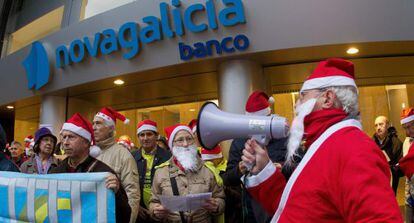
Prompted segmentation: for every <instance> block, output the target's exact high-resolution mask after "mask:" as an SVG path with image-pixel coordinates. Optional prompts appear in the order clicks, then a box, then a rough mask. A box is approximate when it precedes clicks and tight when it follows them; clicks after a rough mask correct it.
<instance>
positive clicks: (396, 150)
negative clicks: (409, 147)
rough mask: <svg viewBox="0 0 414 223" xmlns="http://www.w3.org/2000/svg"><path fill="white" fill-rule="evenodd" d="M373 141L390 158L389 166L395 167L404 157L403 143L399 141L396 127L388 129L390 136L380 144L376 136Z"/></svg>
mask: <svg viewBox="0 0 414 223" xmlns="http://www.w3.org/2000/svg"><path fill="white" fill-rule="evenodd" d="M373 139H374V141H375V143H376V144H377V145H378V146H379V147H380V149H381V150H384V151H385V152H386V153H387V155H388V157H389V158H390V161H389V164H390V165H395V164H397V163H398V161H399V160H400V159H401V157H402V155H403V154H402V153H403V152H402V142H401V141H400V139H398V136H397V130H395V128H394V127H392V126H391V127H389V128H388V134H387V136H386V137H385V139H384V140H383V141H382V143H381V142H380V140H379V139H378V137H377V136H376V135H375V134H374V136H373Z"/></svg>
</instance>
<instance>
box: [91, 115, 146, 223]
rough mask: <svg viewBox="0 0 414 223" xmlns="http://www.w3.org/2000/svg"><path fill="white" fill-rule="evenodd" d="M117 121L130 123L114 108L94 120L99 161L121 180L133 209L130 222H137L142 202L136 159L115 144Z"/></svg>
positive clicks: (96, 116) (126, 150)
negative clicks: (99, 150)
mask: <svg viewBox="0 0 414 223" xmlns="http://www.w3.org/2000/svg"><path fill="white" fill-rule="evenodd" d="M116 119H119V120H121V121H122V122H124V123H125V124H127V123H128V122H129V120H128V119H126V118H125V116H123V115H122V114H120V113H118V112H117V111H115V110H114V109H112V108H102V109H101V111H100V112H98V113H97V114H96V115H95V117H94V119H93V131H94V137H95V141H96V145H97V146H98V147H99V148H100V149H101V152H100V154H99V155H98V156H97V159H98V160H100V161H102V162H104V163H105V164H106V165H108V166H109V167H111V168H112V169H113V170H114V171H115V173H116V174H117V176H118V178H119V179H120V180H121V184H122V186H123V187H124V188H125V191H126V193H127V196H128V203H129V206H130V207H131V218H130V222H135V221H136V218H137V214H138V211H139V202H140V193H139V191H140V189H139V179H138V170H137V165H136V163H135V160H134V157H132V155H131V153H130V152H129V151H128V149H125V148H124V147H123V146H121V145H118V144H117V143H116V142H115V124H116Z"/></svg>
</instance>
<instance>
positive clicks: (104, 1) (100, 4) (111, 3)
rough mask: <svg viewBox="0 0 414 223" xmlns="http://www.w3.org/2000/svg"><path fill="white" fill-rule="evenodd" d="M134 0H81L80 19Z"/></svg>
mask: <svg viewBox="0 0 414 223" xmlns="http://www.w3.org/2000/svg"><path fill="white" fill-rule="evenodd" d="M133 1H135V0H83V1H82V8H81V15H80V20H84V19H87V18H90V17H92V16H95V15H98V14H101V13H103V12H106V11H108V10H111V9H114V8H117V7H119V6H122V5H125V4H127V3H130V2H133Z"/></svg>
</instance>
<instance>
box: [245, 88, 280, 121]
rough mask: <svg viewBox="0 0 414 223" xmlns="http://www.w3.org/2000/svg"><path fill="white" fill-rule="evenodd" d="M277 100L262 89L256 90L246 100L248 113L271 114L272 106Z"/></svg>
mask: <svg viewBox="0 0 414 223" xmlns="http://www.w3.org/2000/svg"><path fill="white" fill-rule="evenodd" d="M274 102H275V99H274V98H273V97H269V96H268V95H267V94H266V93H264V92H262V91H254V92H253V93H252V94H251V95H250V96H249V98H248V99H247V102H246V114H247V115H262V116H263V115H269V114H270V113H271V110H270V106H271V105H272V104H273V103H274Z"/></svg>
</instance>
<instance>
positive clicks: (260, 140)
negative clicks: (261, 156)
mask: <svg viewBox="0 0 414 223" xmlns="http://www.w3.org/2000/svg"><path fill="white" fill-rule="evenodd" d="M252 139H254V140H255V141H256V142H257V143H258V144H259V145H261V146H266V145H267V144H268V143H269V139H268V138H267V137H266V136H264V135H253V136H252ZM255 164H256V163H244V166H245V167H246V169H247V171H248V172H250V171H251V170H252V169H253V167H254V165H255Z"/></svg>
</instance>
